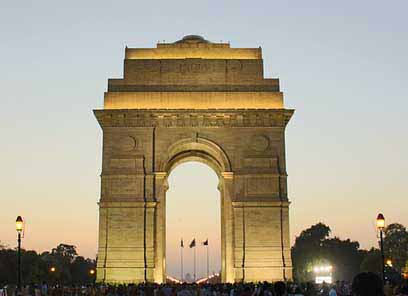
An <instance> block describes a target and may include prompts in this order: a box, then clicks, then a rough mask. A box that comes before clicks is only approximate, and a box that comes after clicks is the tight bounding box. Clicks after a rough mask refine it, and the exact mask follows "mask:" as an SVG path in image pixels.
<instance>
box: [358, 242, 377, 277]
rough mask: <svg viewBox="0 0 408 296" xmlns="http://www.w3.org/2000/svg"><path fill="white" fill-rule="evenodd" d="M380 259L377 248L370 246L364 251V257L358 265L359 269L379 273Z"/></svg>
mask: <svg viewBox="0 0 408 296" xmlns="http://www.w3.org/2000/svg"><path fill="white" fill-rule="evenodd" d="M381 260H382V259H381V251H380V250H379V249H375V248H371V249H370V250H369V251H366V253H365V256H364V259H363V261H362V262H361V265H360V271H361V272H374V273H376V274H381V270H382V265H381Z"/></svg>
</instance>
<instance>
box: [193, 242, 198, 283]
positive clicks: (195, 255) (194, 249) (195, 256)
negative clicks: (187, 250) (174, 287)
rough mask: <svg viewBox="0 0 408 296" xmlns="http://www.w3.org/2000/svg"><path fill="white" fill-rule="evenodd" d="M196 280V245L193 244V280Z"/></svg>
mask: <svg viewBox="0 0 408 296" xmlns="http://www.w3.org/2000/svg"><path fill="white" fill-rule="evenodd" d="M196 280H197V278H196V247H195V246H194V282H195V281H196Z"/></svg>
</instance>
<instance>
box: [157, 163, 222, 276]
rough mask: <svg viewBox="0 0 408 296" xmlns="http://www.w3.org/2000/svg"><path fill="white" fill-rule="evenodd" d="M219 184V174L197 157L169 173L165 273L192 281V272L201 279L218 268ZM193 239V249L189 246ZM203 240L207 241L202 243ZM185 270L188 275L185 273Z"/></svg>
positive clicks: (215, 271) (219, 265)
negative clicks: (194, 244)
mask: <svg viewBox="0 0 408 296" xmlns="http://www.w3.org/2000/svg"><path fill="white" fill-rule="evenodd" d="M218 184H219V177H218V175H217V174H216V173H215V171H214V170H213V169H212V168H210V167H209V166H208V165H206V164H204V163H201V162H197V161H188V162H184V163H181V164H179V165H177V167H175V169H174V170H172V171H171V173H170V174H169V175H168V188H169V189H168V190H167V193H166V264H165V265H166V275H167V276H171V277H173V278H177V279H179V280H183V281H192V280H194V274H196V277H195V278H196V279H200V278H205V277H206V276H207V273H209V274H212V273H219V272H220V271H221V199H220V191H219V189H218ZM193 239H195V242H196V246H195V248H196V249H194V248H189V245H190V243H191V242H192V240H193ZM181 240H182V242H181ZM206 240H207V245H203V243H204V242H205V241H206ZM181 243H183V247H182V245H181ZM207 251H208V254H207ZM194 253H195V254H196V260H195V261H196V262H195V263H196V264H194V259H195V258H194ZM207 255H208V258H207ZM207 259H208V262H207ZM194 265H196V269H195V270H194ZM207 268H208V270H207ZM194 271H195V272H194ZM187 273H188V274H190V277H186V274H187Z"/></svg>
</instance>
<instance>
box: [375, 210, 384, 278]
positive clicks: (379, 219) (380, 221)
mask: <svg viewBox="0 0 408 296" xmlns="http://www.w3.org/2000/svg"><path fill="white" fill-rule="evenodd" d="M384 228H385V218H384V215H383V214H381V213H380V214H378V216H377V229H378V230H379V231H380V248H381V267H382V279H383V284H385V264H384V263H385V258H384V238H383V230H384Z"/></svg>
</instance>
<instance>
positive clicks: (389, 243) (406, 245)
mask: <svg viewBox="0 0 408 296" xmlns="http://www.w3.org/2000/svg"><path fill="white" fill-rule="evenodd" d="M384 253H385V256H386V257H387V258H389V259H391V260H392V264H393V267H394V268H395V269H396V270H397V271H398V272H400V273H401V272H402V270H403V268H404V267H405V265H406V263H407V260H408V231H407V229H406V228H405V227H404V226H403V225H401V224H398V223H394V224H390V225H388V227H387V228H386V229H385V231H384Z"/></svg>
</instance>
